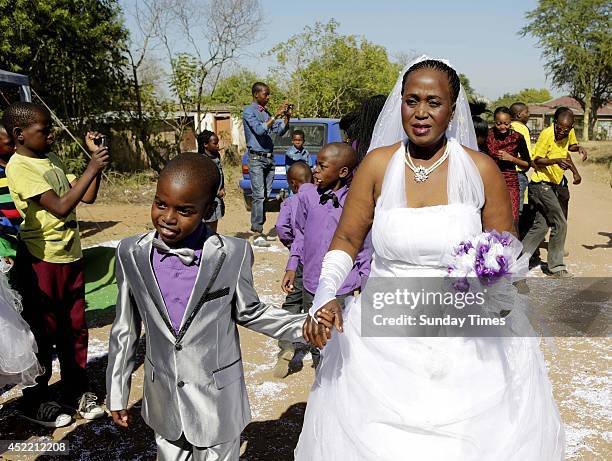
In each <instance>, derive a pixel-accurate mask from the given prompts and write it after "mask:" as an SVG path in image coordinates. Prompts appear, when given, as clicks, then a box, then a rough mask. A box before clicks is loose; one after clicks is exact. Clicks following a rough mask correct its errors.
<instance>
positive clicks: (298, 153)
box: [285, 146, 312, 166]
mask: <svg viewBox="0 0 612 461" xmlns="http://www.w3.org/2000/svg"><path fill="white" fill-rule="evenodd" d="M299 160H302V161H303V162H306V163H307V164H308V166H312V165H311V163H310V162H311V160H310V154H309V153H308V151H307V150H306V149H304V148H303V147H302V150H297V149H296V148H295V146H291V147H290V148H289V149H287V152H285V165H286V166H291V165H293V164H294V163H295V162H297V161H299Z"/></svg>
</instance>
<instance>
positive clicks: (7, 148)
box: [0, 131, 15, 157]
mask: <svg viewBox="0 0 612 461" xmlns="http://www.w3.org/2000/svg"><path fill="white" fill-rule="evenodd" d="M14 152H15V144H14V143H13V140H12V139H11V137H10V136H9V135H8V133H7V132H6V131H0V157H10V156H11V155H13V153H14Z"/></svg>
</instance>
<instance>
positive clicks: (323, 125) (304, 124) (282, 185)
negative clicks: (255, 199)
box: [240, 118, 342, 210]
mask: <svg viewBox="0 0 612 461" xmlns="http://www.w3.org/2000/svg"><path fill="white" fill-rule="evenodd" d="M338 123H339V120H338V119H333V118H296V119H293V118H292V119H291V121H290V124H289V130H287V132H286V133H285V134H284V135H283V136H278V135H277V134H273V135H272V139H273V140H274V165H275V167H274V182H273V184H272V194H270V196H269V197H268V201H270V200H273V201H275V202H276V204H278V203H280V200H282V199H283V198H284V197H285V196H286V195H287V194H288V191H289V185H288V184H287V176H286V174H285V152H286V151H287V149H288V148H289V147H290V146H291V132H292V131H293V130H302V131H303V132H304V134H305V135H306V136H305V137H306V139H305V140H304V147H305V148H306V149H307V150H308V152H309V153H310V156H311V160H312V162H313V163H314V161H315V160H316V157H317V154H318V153H319V151H320V150H321V149H322V148H323V146H324V145H325V144H328V143H330V142H341V141H342V133H341V130H340V126H339V125H338ZM240 188H241V189H242V192H243V193H244V203H245V205H246V208H247V210H250V209H251V201H252V200H251V199H252V194H253V193H252V190H251V177H250V175H249V164H248V155H247V153H245V154H244V155H243V156H242V179H241V180H240ZM266 208H267V206H266Z"/></svg>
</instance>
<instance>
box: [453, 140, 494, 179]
mask: <svg viewBox="0 0 612 461" xmlns="http://www.w3.org/2000/svg"><path fill="white" fill-rule="evenodd" d="M461 147H463V150H465V152H466V153H467V154H468V155H469V157H470V158H471V159H472V161H473V162H474V165H476V168H478V171H479V172H480V176H482V177H483V179H484V178H487V177H490V176H491V175H495V176H497V174H498V173H499V168H498V167H497V164H496V163H495V161H494V160H493V159H492V158H491V157H489V156H488V155H487V154H483V153H482V152H478V151H477V150H474V149H470V148H469V147H465V146H461Z"/></svg>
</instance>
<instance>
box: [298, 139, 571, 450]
mask: <svg viewBox="0 0 612 461" xmlns="http://www.w3.org/2000/svg"><path fill="white" fill-rule="evenodd" d="M451 142H452V141H451ZM452 147H453V148H452V149H451V152H450V155H449V179H448V200H449V204H448V205H443V206H435V207H427V208H418V209H413V208H406V197H405V192H404V191H405V183H404V181H405V177H404V176H405V167H404V162H403V155H404V148H403V146H402V147H401V148H400V149H398V151H397V152H396V154H395V155H394V156H393V158H392V159H391V161H390V163H389V166H388V168H387V172H386V174H385V179H384V183H383V189H382V193H381V196H380V198H379V200H378V202H377V206H376V211H375V217H374V223H373V226H372V242H373V246H374V256H373V261H372V270H371V274H370V276H371V277H374V276H376V277H436V276H444V275H445V274H446V272H447V271H446V268H447V266H448V261H449V258H450V257H451V252H452V248H453V247H454V246H455V245H457V244H458V243H459V242H460V241H461V240H463V239H465V238H468V237H471V236H473V235H475V234H478V233H480V232H482V224H481V217H480V210H481V208H482V206H483V203H484V188H483V185H482V180H481V179H480V175H479V173H478V170H477V169H476V166H475V165H474V163H473V161H472V160H471V158H470V157H469V155H468V154H467V153H466V152H465V151H464V150H463V149H462V148H461V146H459V145H458V144H456V142H455V144H453V146H452ZM322 356H323V359H322V363H321V365H320V368H319V370H318V372H317V376H316V380H315V383H314V385H313V388H312V391H311V393H310V395H309V398H308V405H307V409H306V415H305V418H304V425H303V429H302V433H301V435H300V439H299V442H298V446H297V448H296V451H295V457H296V458H295V459H296V460H299V461H319V460H321V461H322V460H332V461H357V460H359V461H365V460H368V461H399V460H415V461H423V460H427V461H452V460H457V461H468V460H469V461H489V460H490V461H560V460H562V459H564V431H563V425H562V423H561V420H560V417H559V413H558V410H557V407H556V404H555V402H554V399H553V396H552V389H551V385H550V382H549V380H548V377H547V374H546V368H545V365H544V361H543V358H542V354H541V352H540V350H539V344H538V341H537V339H535V338H517V337H511V338H368V337H362V336H361V303H360V298H359V297H357V298H349V300H348V302H347V305H346V308H345V318H344V333H342V334H337V333H335V332H334V336H333V337H332V340H331V341H330V342H329V343H328V345H327V346H326V347H325V349H324V350H323V354H322Z"/></svg>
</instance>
